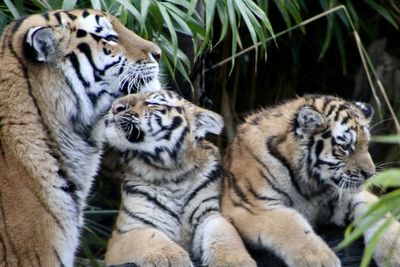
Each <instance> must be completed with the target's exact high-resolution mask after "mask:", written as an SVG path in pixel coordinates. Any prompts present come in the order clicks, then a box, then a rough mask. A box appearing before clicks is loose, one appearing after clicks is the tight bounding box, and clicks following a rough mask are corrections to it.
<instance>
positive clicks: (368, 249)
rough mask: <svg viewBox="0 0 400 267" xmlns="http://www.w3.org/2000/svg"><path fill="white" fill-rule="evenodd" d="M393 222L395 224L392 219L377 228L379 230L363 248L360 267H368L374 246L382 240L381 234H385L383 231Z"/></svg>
mask: <svg viewBox="0 0 400 267" xmlns="http://www.w3.org/2000/svg"><path fill="white" fill-rule="evenodd" d="M394 222H395V220H394V219H393V218H390V219H389V220H386V221H385V222H384V223H383V224H382V225H381V226H380V227H379V229H378V230H377V231H376V232H375V233H374V235H373V236H372V238H371V239H370V241H369V242H368V244H367V246H366V247H365V250H364V255H363V258H362V261H361V267H367V266H368V265H369V263H370V261H371V259H372V255H373V253H374V249H375V247H376V245H377V244H378V241H379V240H380V239H381V238H382V236H383V234H384V233H385V230H386V229H387V228H388V227H389V226H390V225H391V224H392V223H394Z"/></svg>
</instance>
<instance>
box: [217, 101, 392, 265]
mask: <svg viewBox="0 0 400 267" xmlns="http://www.w3.org/2000/svg"><path fill="white" fill-rule="evenodd" d="M372 114H373V111H372V108H371V107H370V106H369V105H368V104H363V103H360V102H356V103H352V102H346V101H344V100H342V99H340V98H336V97H330V96H305V97H299V98H297V99H295V100H292V101H289V102H287V103H284V104H282V105H279V106H277V107H275V108H269V109H265V110H262V111H260V112H258V113H255V114H253V115H250V116H249V117H247V118H246V120H245V122H244V123H243V124H242V125H240V126H239V128H238V134H237V137H236V138H235V139H234V140H233V142H232V144H231V145H230V147H229V150H228V153H227V157H226V158H225V161H224V164H225V169H226V174H225V176H224V186H223V192H222V195H223V196H222V204H221V208H222V213H223V215H225V216H226V217H227V218H229V219H230V220H231V222H232V223H233V224H234V225H235V226H236V228H237V229H238V231H239V233H240V234H241V235H242V237H243V238H244V239H245V240H246V241H247V242H249V243H250V244H252V245H254V246H256V247H258V248H261V249H262V248H264V249H268V250H272V251H273V252H274V253H275V254H276V255H278V256H279V257H280V258H281V259H282V260H283V261H284V262H285V263H286V264H288V265H289V266H300V267H301V266H340V262H339V260H338V258H337V257H336V255H335V253H334V252H333V251H332V250H331V249H330V248H329V247H328V246H327V245H326V244H325V243H324V242H323V241H322V239H321V238H320V237H319V236H318V235H317V234H315V233H314V231H313V228H312V227H313V226H315V225H317V224H320V223H333V224H337V225H339V226H344V225H346V224H347V223H348V222H350V221H353V220H354V219H355V218H357V217H359V216H360V215H361V214H363V212H364V211H365V209H366V204H367V203H370V202H372V201H374V200H375V197H374V196H373V195H372V194H370V193H368V192H367V191H365V190H363V189H362V188H363V184H364V182H365V180H366V179H368V178H369V177H371V176H372V175H374V174H375V166H374V164H373V162H372V160H371V157H370V155H369V153H368V139H369V132H368V123H369V120H370V118H371V116H372ZM381 223H382V222H379V223H378V224H377V225H374V226H372V227H371V228H370V229H368V230H367V231H366V233H365V241H366V242H369V241H370V239H371V235H372V234H373V233H374V232H375V231H376V229H377V226H378V225H379V224H381ZM399 231H400V224H399V222H396V223H394V224H392V225H391V227H390V228H389V230H388V231H387V232H386V233H385V234H384V236H383V238H382V239H381V240H380V241H379V242H378V246H377V248H376V250H375V252H374V259H375V261H376V262H377V263H378V265H379V266H384V265H385V262H386V260H388V262H389V263H391V266H400V240H399V238H398V237H399ZM391 253H392V254H391Z"/></svg>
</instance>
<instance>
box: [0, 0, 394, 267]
mask: <svg viewBox="0 0 400 267" xmlns="http://www.w3.org/2000/svg"><path fill="white" fill-rule="evenodd" d="M340 5H343V6H344V7H345V9H346V10H347V13H348V14H349V17H350V19H351V22H352V23H350V21H349V20H348V17H346V13H345V12H344V11H343V10H339V11H337V12H334V13H332V14H329V15H324V16H323V17H322V18H320V19H318V20H315V21H313V22H312V23H309V24H307V25H303V24H302V23H303V22H304V21H306V20H307V19H309V18H311V17H313V16H316V15H318V14H322V13H323V12H325V11H328V10H331V9H332V8H335V7H337V6H340ZM87 7H92V8H95V9H101V10H105V11H107V12H109V13H111V14H113V15H115V16H117V17H118V18H119V19H120V20H121V21H122V22H123V23H124V24H125V25H126V26H127V27H129V28H130V29H132V30H134V31H135V32H137V33H138V34H140V35H141V36H143V37H144V38H147V39H149V40H152V41H154V42H156V43H157V44H158V45H159V46H160V47H161V48H162V50H163V59H162V67H163V69H164V77H163V79H164V80H165V83H166V84H168V86H169V87H173V88H176V89H177V90H179V91H180V92H181V93H182V94H183V95H184V96H185V97H186V98H188V99H190V100H192V101H193V102H196V103H197V104H200V105H202V106H205V107H208V108H211V109H214V110H216V111H218V112H219V113H221V114H222V115H223V116H224V119H225V124H226V128H225V133H224V135H223V137H222V138H220V139H219V140H218V142H219V144H220V147H221V149H222V151H223V149H224V147H225V145H226V143H227V142H229V140H230V139H231V138H232V136H233V135H234V133H235V128H236V125H237V124H238V123H240V121H241V119H242V118H243V117H244V116H245V115H247V114H248V113H250V112H252V111H254V110H256V109H258V108H260V107H263V106H267V105H272V104H276V103H279V102H281V101H284V100H285V99H288V98H293V97H295V96H296V95H303V94H306V93H318V94H333V95H338V96H341V97H344V98H346V99H357V100H361V101H365V102H370V103H371V104H373V106H374V107H375V109H376V111H377V115H376V116H375V121H374V122H373V124H372V125H373V126H372V128H371V129H372V134H374V135H376V134H379V135H384V134H395V133H396V128H395V125H394V123H393V116H391V115H390V113H389V110H388V106H387V104H386V103H385V101H384V100H383V95H382V94H381V92H379V90H378V91H377V92H375V93H374V91H373V90H371V87H370V84H369V83H368V79H367V76H366V75H365V69H364V68H363V64H362V61H361V59H360V53H359V51H358V47H357V46H356V42H355V40H354V34H353V31H354V30H355V31H357V32H358V34H359V36H360V37H361V40H362V42H363V44H364V45H365V47H366V49H367V52H368V54H369V55H370V56H369V57H368V58H367V59H368V60H370V61H371V62H372V64H373V65H374V66H375V68H374V69H371V68H370V67H369V70H370V71H374V72H373V73H375V75H377V76H378V77H379V78H380V79H381V81H382V84H383V86H384V88H385V89H386V94H387V97H388V99H389V101H390V105H391V106H392V107H393V109H394V112H395V113H396V116H397V118H398V117H400V116H399V115H400V92H399V90H398V89H397V90H396V88H400V48H399V46H398V42H397V41H396V40H397V38H396V37H397V36H398V34H399V25H400V3H399V2H398V1H394V0H360V1H351V0H340V1H339V0H318V1H305V0H285V1H283V0H254V1H253V0H164V1H161V0H115V1H114V0H82V1H76V0H75V1H74V0H32V1H24V0H12V1H11V0H4V1H3V2H2V3H0V32H2V29H3V28H4V26H5V25H6V24H7V23H8V22H9V21H10V20H12V19H14V18H17V17H19V16H24V15H28V14H32V13H40V12H44V11H46V10H49V9H59V8H63V9H70V8H87ZM296 25H303V26H301V27H299V28H296V29H293V30H292V27H295V26H296ZM285 31H287V33H285V34H280V33H282V32H285ZM275 35H276V36H279V37H277V38H273V37H274V36H275ZM268 38H269V39H268ZM267 39H268V40H269V41H268V42H267V41H266V40H267ZM257 44H259V45H257ZM251 46H254V49H249V51H248V52H246V53H243V54H242V55H240V56H239V57H237V58H235V57H233V58H232V60H230V61H228V63H227V64H223V65H218V63H220V62H221V61H222V60H225V59H227V58H230V57H232V56H234V55H235V54H237V53H238V52H239V51H242V50H243V49H245V48H248V47H251ZM373 85H374V86H377V83H376V79H374V82H373ZM377 100H379V101H377ZM394 138H396V137H394ZM396 142H397V144H393V143H372V145H371V152H372V156H373V158H374V160H375V162H377V163H378V164H377V166H378V167H380V168H383V167H385V168H386V167H399V166H400V162H399V156H400V150H399V145H398V144H399V143H398V141H396ZM393 173H395V175H394V176H393V177H395V179H394V180H396V179H398V177H399V174H398V170H396V171H393V172H391V175H392V174H393ZM382 175H386V174H382ZM378 177H386V176H378ZM396 177H397V178H396ZM380 179H381V178H377V180H378V181H380ZM382 179H383V178H382ZM384 180H385V181H386V178H385V179H384ZM389 180H390V179H389ZM390 181H392V180H390ZM380 186H383V187H385V185H380ZM390 186H391V187H392V189H391V190H392V192H397V191H396V190H398V189H397V188H399V183H396V182H394V183H391V184H390ZM398 199H399V197H398V196H397V200H398ZM383 201H385V200H383ZM396 203H397V202H396ZM118 205H119V183H118V181H113V180H106V179H101V177H99V179H97V182H96V186H95V188H94V189H93V193H92V195H91V198H90V206H89V208H88V209H87V211H86V218H87V220H86V221H87V224H86V226H85V229H84V230H85V231H84V234H83V236H82V246H81V252H80V258H78V260H77V265H78V266H80V265H82V266H83V265H85V266H86V265H92V266H97V265H101V264H102V261H101V259H102V258H103V256H104V251H105V245H106V242H107V239H108V236H109V234H110V232H111V227H112V224H113V222H114V219H115V215H116V209H117V208H118ZM379 207H381V206H379ZM397 216H398V213H397ZM397 218H398V217H397ZM366 255H368V253H366Z"/></svg>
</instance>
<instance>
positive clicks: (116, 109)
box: [111, 103, 126, 115]
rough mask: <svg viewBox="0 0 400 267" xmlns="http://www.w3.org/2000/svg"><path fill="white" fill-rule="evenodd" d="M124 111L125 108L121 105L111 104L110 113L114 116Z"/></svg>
mask: <svg viewBox="0 0 400 267" xmlns="http://www.w3.org/2000/svg"><path fill="white" fill-rule="evenodd" d="M124 110H126V106H125V105H124V104H122V103H113V104H112V105H111V112H112V113H113V114H114V115H116V114H118V113H120V112H122V111H124Z"/></svg>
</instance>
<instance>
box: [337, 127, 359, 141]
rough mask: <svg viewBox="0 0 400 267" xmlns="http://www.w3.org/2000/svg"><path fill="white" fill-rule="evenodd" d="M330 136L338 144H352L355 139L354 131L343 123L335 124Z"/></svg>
mask: <svg viewBox="0 0 400 267" xmlns="http://www.w3.org/2000/svg"><path fill="white" fill-rule="evenodd" d="M332 136H333V137H335V139H336V142H337V143H338V144H340V145H347V144H354V143H355V142H356V140H357V134H356V132H355V131H354V130H351V129H349V127H348V126H347V125H345V124H337V125H336V126H335V128H334V129H333V131H332Z"/></svg>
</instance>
